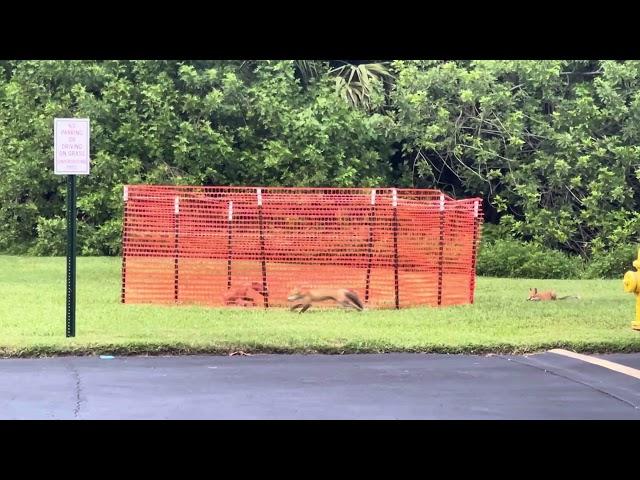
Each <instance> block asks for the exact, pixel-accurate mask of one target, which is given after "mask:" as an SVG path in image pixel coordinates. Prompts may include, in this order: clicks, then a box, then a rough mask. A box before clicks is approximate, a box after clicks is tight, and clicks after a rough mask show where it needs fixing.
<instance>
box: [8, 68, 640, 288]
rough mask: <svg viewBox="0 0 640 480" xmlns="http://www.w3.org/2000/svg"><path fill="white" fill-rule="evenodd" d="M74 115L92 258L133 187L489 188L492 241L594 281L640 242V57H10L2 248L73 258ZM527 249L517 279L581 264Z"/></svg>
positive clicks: (81, 202) (114, 244)
mask: <svg viewBox="0 0 640 480" xmlns="http://www.w3.org/2000/svg"><path fill="white" fill-rule="evenodd" d="M367 72H368V73H367ZM62 116H83V117H89V118H90V119H91V131H92V133H91V158H92V171H91V175H90V176H88V177H82V178H79V179H78V236H79V252H81V253H83V254H87V255H88V254H95V255H112V254H118V253H119V249H120V241H119V235H120V230H121V215H122V185H123V184H127V183H162V184H190V185H196V184H204V185H214V184H215V185H242V184H244V185H265V186H278V185H289V186H293V185H299V186H341V187H351V186H389V185H395V186H400V187H410V186H411V187H430V188H433V187H435V188H440V189H443V190H445V191H447V192H448V193H451V194H453V195H454V196H456V197H465V196H470V195H474V196H482V197H483V199H484V201H485V211H486V214H487V215H486V218H487V219H488V220H489V221H491V222H492V223H499V225H500V227H499V228H495V229H493V230H491V229H488V230H487V238H488V239H489V240H492V239H493V240H496V239H499V238H504V237H505V236H507V238H515V239H518V240H522V241H530V242H531V243H532V244H539V245H545V246H546V247H550V248H557V249H558V250H562V251H565V252H572V253H574V254H579V255H581V256H582V258H584V259H591V263H590V267H589V268H588V269H587V271H586V272H585V275H590V276H615V272H616V271H617V270H618V269H619V268H620V267H621V264H622V263H624V264H625V265H627V262H626V258H627V254H626V253H622V252H624V247H618V246H619V245H625V244H628V243H629V242H632V241H633V240H635V239H637V238H638V237H640V166H638V162H637V158H638V155H639V154H640V61H614V60H589V61H573V60H536V61H517V60H504V61H485V60H483V61H463V60H456V61H428V60H420V61H408V60H402V61H394V62H387V63H386V69H385V68H381V67H380V66H371V65H370V66H369V67H367V68H363V66H362V65H360V66H357V67H355V66H348V65H343V66H342V67H338V66H337V65H335V64H333V65H332V64H331V63H330V62H314V61H285V60H278V61H229V60H225V61H102V60H101V61H0V171H2V173H3V175H2V177H0V252H12V253H25V252H31V253H37V254H43V255H44V254H59V253H60V249H61V248H62V245H61V240H60V238H61V237H60V236H61V235H63V230H62V229H61V227H62V223H61V222H62V220H61V218H63V217H64V200H65V194H66V188H65V181H64V178H62V177H58V176H55V175H53V165H52V163H53V161H52V136H53V118H55V117H62ZM491 235H493V238H492V237H491ZM513 245H515V244H513ZM502 247H504V248H505V249H508V248H507V247H505V246H504V245H502ZM496 248H500V244H498V243H496ZM530 248H532V249H533V250H532V253H531V256H533V257H535V256H536V255H537V256H538V257H536V258H535V261H533V260H530V261H529V263H528V264H527V265H528V266H526V268H525V267H524V266H523V265H520V266H515V265H514V267H513V268H516V269H517V270H516V271H514V272H511V273H509V272H507V271H506V270H504V269H503V271H505V272H506V273H505V274H509V275H520V274H523V273H527V275H531V274H536V275H538V276H540V275H543V276H550V275H561V276H564V275H567V274H568V273H567V272H569V271H570V270H571V269H572V268H573V267H569V266H568V265H570V264H571V265H573V264H577V263H579V260H576V259H574V257H568V256H567V255H564V254H562V253H557V254H556V253H550V251H548V249H542V250H540V248H541V247H530ZM515 249H516V247H513V249H512V250H514V251H515ZM489 251H490V250H488V249H487V250H485V253H483V255H485V257H484V258H487V257H486V255H489V254H490V253H489ZM500 251H502V250H500ZM607 251H611V253H610V254H603V253H602V252H607ZM541 252H543V253H541ZM505 255H506V253H505ZM514 255H515V254H514ZM507 257H508V255H507ZM605 257H606V258H605ZM519 258H520V257H519ZM522 258H524V257H522ZM522 258H521V259H522ZM567 258H571V260H566V259H567ZM549 259H551V260H549ZM536 262H538V263H539V265H538V266H536V265H537V264H536ZM545 262H547V263H545ZM554 262H559V264H562V265H563V266H558V265H555V264H554ZM483 265H484V266H486V267H487V268H493V269H496V268H498V267H489V264H486V263H485V264H483ZM544 265H548V267H543V266H544ZM504 268H505V269H506V267H504ZM623 268H628V266H625V267H623ZM523 269H524V270H523ZM545 269H546V270H545ZM554 269H555V270H554ZM544 272H546V273H544Z"/></svg>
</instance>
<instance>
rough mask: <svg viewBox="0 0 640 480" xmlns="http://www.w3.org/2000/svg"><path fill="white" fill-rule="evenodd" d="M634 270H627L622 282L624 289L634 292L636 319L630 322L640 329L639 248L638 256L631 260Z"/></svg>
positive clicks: (632, 326)
mask: <svg viewBox="0 0 640 480" xmlns="http://www.w3.org/2000/svg"><path fill="white" fill-rule="evenodd" d="M633 266H634V267H635V269H636V271H635V272H634V271H632V270H629V271H628V272H627V273H625V274H624V279H623V280H622V284H623V285H624V291H625V292H628V293H635V294H636V319H635V321H634V322H633V323H632V324H631V328H633V329H634V330H640V249H638V258H637V259H636V260H634V261H633Z"/></svg>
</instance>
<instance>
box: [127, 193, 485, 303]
mask: <svg viewBox="0 0 640 480" xmlns="http://www.w3.org/2000/svg"><path fill="white" fill-rule="evenodd" d="M124 203H125V208H124V222H123V254H122V258H123V261H122V302H124V303H166V304H169V303H179V304H205V305H212V306H221V305H243V306H259V307H263V306H264V307H285V306H287V295H288V293H289V292H290V291H291V290H292V289H293V288H294V287H297V286H302V287H311V288H349V289H352V290H354V291H356V292H357V293H358V295H359V296H360V298H361V299H362V300H363V301H364V302H365V304H366V305H367V306H368V307H369V308H401V307H408V306H418V305H433V306H435V305H456V304H464V303H473V298H474V291H475V270H476V253H477V245H478V243H479V239H480V227H481V225H482V208H481V199H479V198H471V199H463V200H455V199H453V198H451V197H449V196H447V195H444V194H442V193H441V192H439V191H437V190H413V189H391V188H380V189H364V188H362V189H342V188H275V187H270V188H257V187H183V186H155V185H129V186H126V187H125V194H124ZM251 283H253V284H254V288H253V289H247V288H246V285H248V284H251ZM238 289H244V290H246V292H245V294H244V296H243V298H244V300H243V301H241V300H239V299H235V300H234V298H233V295H230V294H229V292H235V291H241V290H238ZM244 290H242V291H244ZM230 297H231V298H230ZM236 300H238V301H236Z"/></svg>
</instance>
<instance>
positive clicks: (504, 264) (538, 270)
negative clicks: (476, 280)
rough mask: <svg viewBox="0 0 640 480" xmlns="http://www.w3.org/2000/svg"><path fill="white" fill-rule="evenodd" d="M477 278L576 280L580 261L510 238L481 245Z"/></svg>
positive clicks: (577, 258) (579, 259)
mask: <svg viewBox="0 0 640 480" xmlns="http://www.w3.org/2000/svg"><path fill="white" fill-rule="evenodd" d="M477 271H478V275H485V276H491V277H511V278H576V277H578V276H580V274H581V271H582V259H581V258H580V257H578V256H576V255H568V254H566V253H563V252H559V251H557V250H553V249H550V248H547V247H544V246H542V245H539V244H534V243H525V242H521V241H517V240H513V239H505V240H495V241H493V242H483V243H482V245H481V247H480V250H479V253H478V266H477Z"/></svg>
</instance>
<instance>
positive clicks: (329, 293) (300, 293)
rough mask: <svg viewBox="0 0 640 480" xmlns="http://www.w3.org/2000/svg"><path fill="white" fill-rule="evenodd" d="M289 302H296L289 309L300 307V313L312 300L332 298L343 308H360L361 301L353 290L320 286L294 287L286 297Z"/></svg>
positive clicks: (318, 300) (361, 307) (308, 306)
mask: <svg viewBox="0 0 640 480" xmlns="http://www.w3.org/2000/svg"><path fill="white" fill-rule="evenodd" d="M287 300H289V301H290V302H298V303H296V304H295V305H293V306H292V307H291V311H292V312H293V311H295V310H296V309H297V308H300V307H302V310H300V313H302V312H306V311H307V310H308V309H309V308H310V307H311V304H312V303H314V302H324V301H325V300H333V301H335V302H337V303H339V304H340V305H342V306H343V307H345V308H349V307H353V308H355V309H357V310H362V309H363V308H364V307H363V306H362V302H361V301H360V298H359V297H358V294H357V293H356V292H354V291H353V290H348V289H346V288H338V289H320V288H314V289H311V288H300V287H297V288H295V289H294V290H293V291H292V292H291V293H290V294H289V296H288V297H287Z"/></svg>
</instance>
